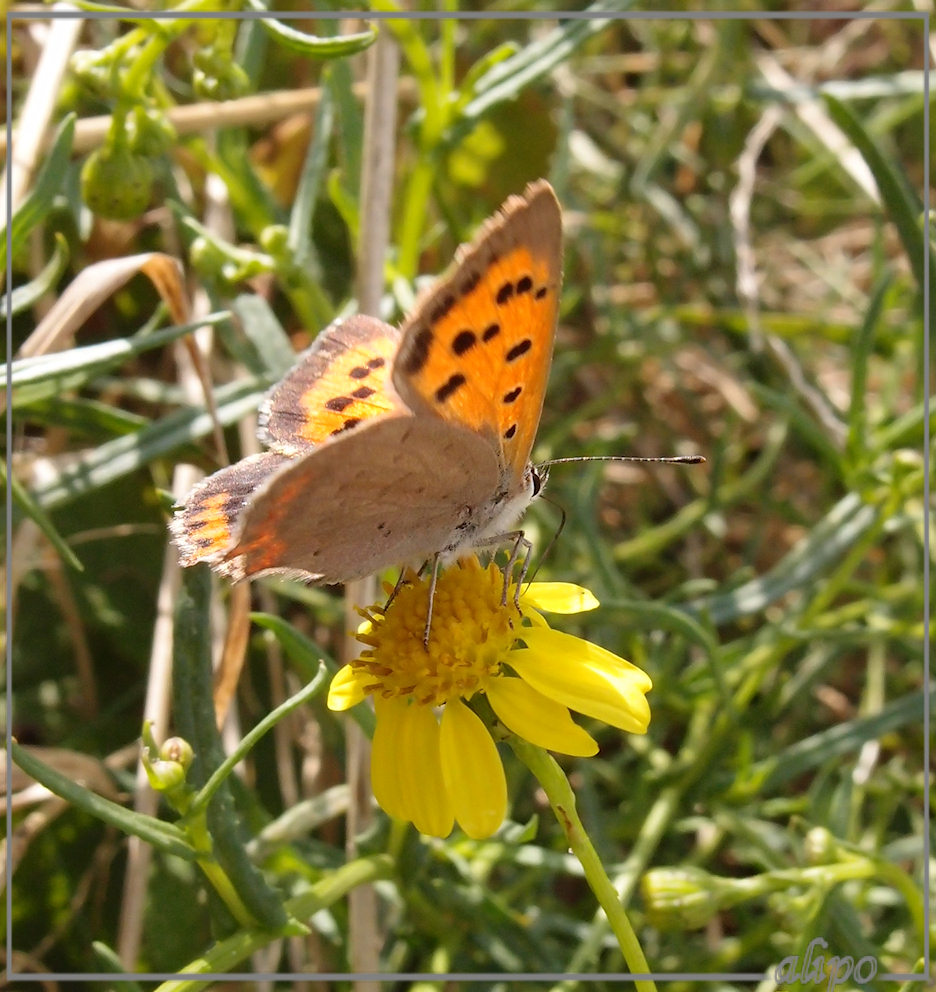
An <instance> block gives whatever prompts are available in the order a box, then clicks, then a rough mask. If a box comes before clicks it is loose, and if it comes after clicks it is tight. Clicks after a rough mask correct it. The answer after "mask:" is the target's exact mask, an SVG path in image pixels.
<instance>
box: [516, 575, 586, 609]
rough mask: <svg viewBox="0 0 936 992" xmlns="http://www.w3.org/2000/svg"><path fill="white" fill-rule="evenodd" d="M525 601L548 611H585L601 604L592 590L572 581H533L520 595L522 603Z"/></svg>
mask: <svg viewBox="0 0 936 992" xmlns="http://www.w3.org/2000/svg"><path fill="white" fill-rule="evenodd" d="M525 603H526V604H528V605H530V606H533V607H535V608H536V609H537V610H545V611H546V612H547V613H585V612H586V611H587V610H594V609H595V608H596V607H597V606H600V605H601V604H600V603H599V602H598V600H597V599H595V596H594V594H593V593H592V592H591V591H590V590H588V589H586V588H585V587H584V586H577V585H575V584H574V583H572V582H531V583H530V584H529V585H528V586H524V587H523V593H522V595H521V596H520V605H521V606H523V605H524V604H525Z"/></svg>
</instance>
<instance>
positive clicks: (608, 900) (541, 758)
mask: <svg viewBox="0 0 936 992" xmlns="http://www.w3.org/2000/svg"><path fill="white" fill-rule="evenodd" d="M507 743H508V744H510V746H511V748H513V751H514V753H515V754H516V755H517V757H518V758H519V759H520V760H521V761H522V762H523V763H524V764H525V765H526V766H527V768H529V769H530V771H531V772H532V773H533V775H534V776H535V777H536V780H537V781H538V782H539V784H540V785H541V786H542V787H543V790H544V791H545V793H546V796H547V798H548V799H549V805H550V806H552V809H553V812H554V813H555V814H556V819H558V821H559V823H560V825H561V826H562V829H563V831H564V833H565V835H566V840H567V841H568V843H569V847H570V848H571V850H572V853H573V854H575V856H576V857H577V858H578V860H579V862H580V863H581V865H582V868H583V869H584V870H585V878H586V880H587V881H588V885H589V887H590V888H591V890H592V892H594V894H595V898H596V899H597V900H598V903H599V905H600V906H601V908H602V909H603V910H604V912H605V915H606V916H607V918H608V923H609V925H610V927H611V930H612V931H613V933H614V935H615V937H617V941H618V946H619V947H620V948H621V952H622V954H623V955H624V960H625V961H626V962H627V967H628V969H629V970H630V971H631V973H632V974H635V975H647V974H649V972H650V966H649V965H648V964H647V959H646V958H645V957H644V953H643V949H642V948H641V946H640V942H639V941H638V940H637V934H636V933H635V932H634V928H633V927H632V926H631V922H630V920H629V919H628V917H627V913H626V912H625V911H624V907H623V905H622V903H621V898H620V896H619V895H618V892H617V890H616V889H615V888H614V886H613V885H612V884H611V880H610V879H609V878H608V875H607V872H606V871H605V869H604V865H603V864H602V863H601V859H600V858H599V857H598V852H597V851H596V850H595V847H594V845H593V844H592V842H591V838H590V837H589V836H588V833H587V832H586V830H585V827H584V826H583V825H582V821H581V820H580V819H579V816H578V813H577V812H576V809H575V793H574V792H573V791H572V787H571V786H570V785H569V780H568V779H567V778H566V777H565V775H564V774H563V771H562V769H561V768H560V767H559V765H558V764H557V763H556V761H555V759H554V758H553V757H552V755H550V754H548V753H547V752H546V751H544V750H543V749H542V748H539V747H536V746H535V745H533V744H530V743H529V742H528V741H524V740H522V739H520V738H518V737H514V736H511V737H509V738H508V739H507ZM634 984H635V986H636V987H637V992H656V985H655V984H654V982H653V980H652V979H649V978H637V979H635V980H634Z"/></svg>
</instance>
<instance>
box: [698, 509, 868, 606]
mask: <svg viewBox="0 0 936 992" xmlns="http://www.w3.org/2000/svg"><path fill="white" fill-rule="evenodd" d="M879 513H880V509H879V508H878V507H876V506H871V505H869V504H866V503H864V502H863V501H862V499H861V497H860V496H859V495H858V494H857V493H849V494H848V495H847V496H845V497H844V498H842V499H841V500H839V502H838V503H836V505H835V506H834V507H833V508H832V509H831V510H830V511H829V513H827V514H826V516H825V517H824V518H823V519H822V520H820V521H819V523H817V524H816V525H815V526H814V527H813V528H812V530H811V531H810V532H809V533H808V535H807V536H806V537H805V538H803V540H802V541H800V542H799V544H797V545H796V546H795V547H794V548H793V549H792V550H791V551H790V552H789V553H788V554H787V555H786V556H785V557H784V558H783V559H782V560H781V561H780V562H779V563H778V564H777V565H775V566H774V567H773V568H772V569H770V571H769V572H767V573H765V574H764V575H762V576H759V577H758V578H756V579H754V580H753V581H751V582H746V583H744V585H741V586H738V587H737V588H736V589H732V590H731V591H730V592H727V593H719V594H718V595H715V596H711V597H708V598H706V599H698V600H695V601H693V602H692V603H687V604H686V606H687V608H688V609H691V610H692V612H693V613H700V614H703V615H706V616H707V617H708V619H709V620H710V621H711V622H712V623H713V624H715V625H719V624H723V623H729V622H734V621H736V620H738V619H739V618H741V617H746V616H752V615H753V614H756V613H760V612H762V611H763V610H764V609H766V608H767V607H768V606H769V605H770V604H771V603H775V602H776V601H777V600H778V599H780V598H781V597H782V596H785V595H786V594H787V593H788V592H792V591H793V590H796V589H802V588H804V587H805V586H806V585H807V584H808V583H809V582H811V581H813V580H815V579H816V578H817V577H818V576H820V575H822V573H823V572H824V571H825V569H826V567H827V566H828V565H830V564H831V563H832V562H833V561H835V560H836V559H837V558H839V557H840V556H841V555H843V554H845V553H846V552H847V551H848V549H849V548H851V547H852V545H854V543H855V542H856V541H857V540H858V539H859V538H860V537H861V536H862V534H864V533H865V532H866V531H867V530H868V528H869V527H871V526H873V525H874V523H875V521H876V520H877V519H878V515H879Z"/></svg>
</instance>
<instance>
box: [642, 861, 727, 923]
mask: <svg viewBox="0 0 936 992" xmlns="http://www.w3.org/2000/svg"><path fill="white" fill-rule="evenodd" d="M713 883H717V879H716V878H715V877H714V876H713V875H710V874H709V873H708V872H707V871H703V870H702V869H701V868H652V869H651V870H650V871H648V872H647V873H646V874H645V875H644V877H643V878H642V879H641V882H640V891H641V893H642V895H643V900H644V905H645V906H646V909H647V920H648V922H649V923H650V924H651V925H653V926H655V927H657V928H658V929H660V930H697V929H699V928H700V927H704V926H705V924H706V923H708V921H709V920H711V919H712V918H713V917H714V916H715V914H716V913H717V912H718V910H719V902H718V899H717V898H715V892H714V891H713V888H714V886H713Z"/></svg>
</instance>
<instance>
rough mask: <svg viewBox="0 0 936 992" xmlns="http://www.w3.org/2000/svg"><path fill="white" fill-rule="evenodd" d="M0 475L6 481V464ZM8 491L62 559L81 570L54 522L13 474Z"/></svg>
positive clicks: (81, 566) (77, 560) (74, 555)
mask: <svg viewBox="0 0 936 992" xmlns="http://www.w3.org/2000/svg"><path fill="white" fill-rule="evenodd" d="M0 476H2V478H3V480H4V482H6V478H7V474H6V464H4V465H3V466H2V467H0ZM10 493H11V495H12V496H13V502H14V503H15V504H16V505H17V506H18V507H19V508H20V510H22V512H23V513H24V514H25V515H26V516H27V517H29V519H30V520H32V522H33V523H34V524H35V525H36V526H37V527H38V528H39V530H41V531H42V533H43V534H45V536H46V538H47V539H48V541H49V543H50V544H51V545H52V547H53V548H55V550H56V551H57V552H58V555H59V557H60V558H61V559H62V561H64V562H65V564H66V565H69V566H70V567H71V568H73V569H75V571H76V572H83V571H84V565H82V564H81V562H80V560H79V559H78V556H77V555H76V554H75V552H74V551H72V549H71V548H70V547H69V545H68V544H67V542H66V541H65V538H64V537H62V535H61V534H60V533H59V532H58V531H57V530H56V529H55V524H53V523H52V521H51V520H50V519H49V518H48V517H47V516H46V514H45V513H43V512H42V509H41V507H40V506H39V504H38V503H36V501H35V500H34V499H33V498H32V497H31V496H30V495H29V492H28V491H27V490H26V489H25V488H24V487H23V485H22V483H21V482H20V481H19V479H17V478H16V476H15V475H13V476H10Z"/></svg>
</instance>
